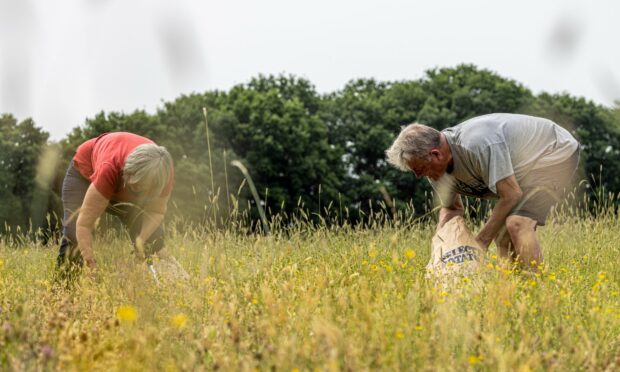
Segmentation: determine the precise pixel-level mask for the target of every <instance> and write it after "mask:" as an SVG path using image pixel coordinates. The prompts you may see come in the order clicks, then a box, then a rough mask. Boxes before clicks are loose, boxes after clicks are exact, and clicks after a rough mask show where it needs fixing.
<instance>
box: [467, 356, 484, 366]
mask: <svg viewBox="0 0 620 372" xmlns="http://www.w3.org/2000/svg"><path fill="white" fill-rule="evenodd" d="M481 360H482V359H481V358H480V357H478V356H476V355H470V356H469V358H467V361H468V362H469V365H472V366H473V365H476V364H478V363H480V361H481Z"/></svg>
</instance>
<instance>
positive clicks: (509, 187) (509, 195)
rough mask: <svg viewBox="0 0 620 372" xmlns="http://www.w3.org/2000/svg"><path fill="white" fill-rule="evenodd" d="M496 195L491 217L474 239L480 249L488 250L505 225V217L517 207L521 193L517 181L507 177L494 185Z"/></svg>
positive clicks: (512, 177) (512, 176) (513, 177)
mask: <svg viewBox="0 0 620 372" xmlns="http://www.w3.org/2000/svg"><path fill="white" fill-rule="evenodd" d="M495 187H496V188H497V193H498V194H499V200H498V201H497V203H496V204H495V207H494V208H493V211H492V212H491V217H490V218H489V220H488V221H487V223H486V224H485V225H484V227H483V228H482V229H481V230H480V232H479V233H478V236H477V237H476V239H477V240H478V243H479V244H480V245H481V247H482V248H484V249H488V248H489V245H490V244H491V242H492V241H493V239H494V238H495V237H496V236H497V233H498V232H499V230H500V229H501V228H502V226H503V225H504V223H506V217H508V213H510V211H511V210H512V209H513V208H514V207H515V206H516V205H517V203H518V202H519V200H521V197H522V196H523V191H521V187H520V186H519V184H518V183H517V179H516V178H515V176H514V175H511V176H508V177H506V178H504V179H502V180H500V181H497V183H496V184H495Z"/></svg>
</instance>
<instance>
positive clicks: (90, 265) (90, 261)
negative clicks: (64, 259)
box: [84, 257, 97, 270]
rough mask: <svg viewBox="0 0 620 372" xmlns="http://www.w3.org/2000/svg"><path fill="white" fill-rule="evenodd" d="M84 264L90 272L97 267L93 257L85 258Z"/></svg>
mask: <svg viewBox="0 0 620 372" xmlns="http://www.w3.org/2000/svg"><path fill="white" fill-rule="evenodd" d="M84 263H85V264H86V267H87V268H89V269H90V270H93V269H95V268H96V267H97V261H96V260H95V258H94V257H91V258H85V259H84Z"/></svg>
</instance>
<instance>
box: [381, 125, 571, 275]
mask: <svg viewBox="0 0 620 372" xmlns="http://www.w3.org/2000/svg"><path fill="white" fill-rule="evenodd" d="M386 155H387V158H388V162H389V163H390V164H392V165H394V166H396V167H397V168H399V169H401V170H404V171H413V172H414V173H415V174H416V176H417V177H427V178H428V179H429V181H430V183H431V185H432V186H433V188H434V189H435V191H436V192H437V193H438V195H439V199H440V200H441V203H442V208H441V210H440V212H439V223H438V228H441V227H442V226H443V225H444V224H445V223H446V222H447V221H448V220H450V219H451V218H452V217H455V216H459V215H460V216H462V215H463V213H464V208H463V203H462V201H461V195H468V196H473V197H478V198H485V199H496V200H497V202H496V204H495V207H494V208H493V210H492V213H491V216H490V218H489V220H488V221H487V222H486V224H485V225H484V226H483V228H482V229H481V230H480V232H479V233H478V235H477V237H476V239H477V241H478V243H479V244H480V246H481V247H482V248H484V249H485V250H486V249H488V247H489V245H490V244H491V242H492V241H493V240H495V243H496V245H497V248H498V252H499V254H500V256H502V257H506V258H512V259H516V260H518V261H519V262H520V263H521V264H523V265H524V267H526V268H528V267H532V266H533V267H536V266H537V265H538V263H540V262H541V261H542V254H541V251H540V243H539V241H538V238H537V236H536V227H537V226H539V225H540V226H542V225H544V224H545V221H546V219H547V215H548V213H549V211H550V209H551V207H552V206H553V205H554V204H556V203H557V202H558V201H560V200H562V198H563V197H564V196H565V193H566V191H570V190H572V187H573V186H572V183H571V181H572V178H573V175H574V173H575V170H576V169H577V166H578V164H579V143H578V142H577V140H576V139H575V138H574V137H573V136H572V135H571V134H570V133H569V132H568V131H567V130H566V129H564V128H562V127H561V126H559V125H557V124H555V123H554V122H552V121H550V120H547V119H544V118H539V117H533V116H526V115H517V114H490V115H484V116H479V117H475V118H472V119H470V120H467V121H465V122H463V123H461V124H459V125H457V126H454V127H451V128H447V129H444V130H443V131H441V132H440V131H437V130H436V129H434V128H431V127H428V126H425V125H422V124H417V123H415V124H411V125H408V126H407V127H405V128H403V129H402V131H401V132H400V134H399V135H398V137H397V138H396V140H395V141H394V143H393V144H392V146H391V147H390V148H389V149H388V150H386Z"/></svg>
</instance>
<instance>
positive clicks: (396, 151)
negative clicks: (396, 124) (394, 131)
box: [385, 123, 441, 172]
mask: <svg viewBox="0 0 620 372" xmlns="http://www.w3.org/2000/svg"><path fill="white" fill-rule="evenodd" d="M440 143H441V132H439V131H438V130H437V129H435V128H431V127H428V126H426V125H423V124H419V123H413V124H409V125H407V126H406V127H404V128H403V129H402V130H401V131H400V134H399V135H398V137H396V139H395V140H394V143H392V146H390V148H389V149H387V150H386V151H385V155H386V156H387V161H388V163H390V164H392V165H393V166H395V167H396V168H398V169H400V170H402V171H405V172H408V171H410V170H411V169H409V166H408V165H407V161H409V160H411V159H412V158H414V159H427V158H428V156H429V153H430V151H431V150H432V149H434V148H438V147H439V144H440Z"/></svg>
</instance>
